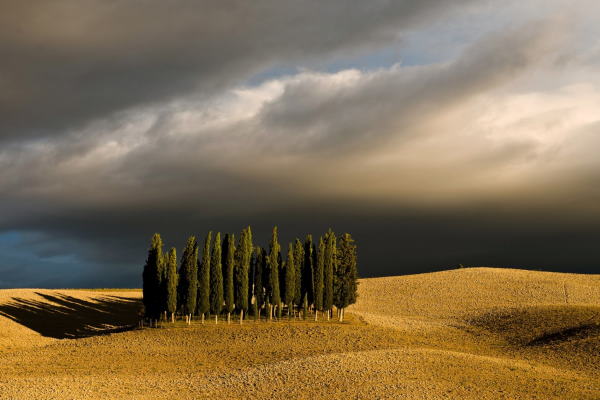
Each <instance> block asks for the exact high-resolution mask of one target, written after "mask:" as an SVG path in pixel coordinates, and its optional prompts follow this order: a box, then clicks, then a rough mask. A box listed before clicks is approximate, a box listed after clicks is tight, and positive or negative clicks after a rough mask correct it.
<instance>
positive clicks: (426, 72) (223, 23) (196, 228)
mask: <svg viewBox="0 0 600 400" xmlns="http://www.w3.org/2000/svg"><path fill="white" fill-rule="evenodd" d="M446 3H447V2H442V1H433V0H431V1H425V2H411V1H406V2H404V1H398V2H387V1H374V2H364V3H363V2H341V1H340V2H328V3H317V2H310V1H309V2H259V3H249V2H184V1H179V2H169V3H165V2H149V3H144V5H142V4H141V3H137V2H118V1H117V2H96V1H87V2H67V1H63V2H52V3H46V2H42V3H40V4H37V5H36V6H33V5H27V6H25V5H22V4H21V3H18V2H14V4H10V5H4V6H3V7H6V9H7V10H10V13H0V15H2V16H1V17H0V52H1V53H2V54H3V56H4V57H3V58H4V59H6V60H7V62H6V63H5V64H4V65H3V66H1V67H0V87H1V88H2V90H1V91H0V121H1V122H0V135H1V136H0V142H1V143H2V147H0V193H2V196H1V197H0V206H1V207H2V209H3V212H2V218H1V219H0V249H2V250H3V252H4V253H6V254H8V256H7V257H6V258H5V259H4V261H2V262H0V270H2V271H3V274H2V275H3V278H1V279H0V286H1V287H11V286H31V285H34V286H95V285H100V286H137V285H139V276H140V274H139V271H140V264H141V263H142V262H143V259H144V249H145V247H146V246H147V243H146V241H147V240H148V238H149V237H150V235H151V234H152V233H153V232H154V231H159V232H161V233H163V234H164V235H165V236H166V238H167V244H168V245H175V246H181V244H182V243H183V241H184V240H185V237H186V236H187V235H189V234H200V235H202V234H204V232H205V231H207V230H208V229H217V230H224V231H238V230H239V229H240V228H241V227H243V226H245V225H246V224H252V226H253V227H254V228H255V231H256V234H255V237H257V238H258V239H259V240H262V241H264V240H266V238H267V235H268V232H269V229H270V227H271V226H272V225H274V224H278V225H280V230H281V232H282V235H283V239H284V240H291V239H292V238H293V236H295V235H303V234H305V233H307V232H313V233H315V234H319V233H320V232H322V231H324V230H326V229H327V228H328V227H330V226H331V227H333V228H334V229H336V230H340V231H350V232H352V233H353V234H354V235H355V237H356V239H357V240H358V242H359V245H360V249H361V260H360V261H361V273H362V275H363V276H374V275H389V274H400V273H407V272H422V271H428V270H432V269H437V268H446V267H452V266H455V265H457V264H458V263H462V264H465V265H494V266H522V267H535V268H538V267H543V268H545V269H552V270H564V271H577V272H594V271H595V268H596V266H597V265H598V261H600V252H598V251H596V250H595V243H597V242H598V239H599V237H598V233H597V232H599V230H598V228H599V227H600V206H599V205H598V204H600V203H599V200H600V187H599V186H598V185H597V182H598V178H599V175H600V159H598V157H596V154H595V153H596V149H598V148H599V147H598V146H599V145H600V136H599V135H598V132H599V130H598V129H599V127H600V117H598V115H597V110H598V107H599V106H600V79H599V78H598V76H599V75H598V74H597V72H598V70H599V69H600V68H599V64H600V61H599V59H598V57H597V54H598V48H597V47H596V48H595V47H593V46H591V47H590V46H587V45H586V44H587V43H590V42H593V41H591V39H590V34H591V33H590V32H593V31H594V29H595V28H594V25H593V23H592V22H593V18H591V15H593V12H597V11H598V7H597V6H595V5H593V4H592V3H590V2H587V1H580V2H576V3H575V5H576V6H575V7H573V9H571V10H568V12H566V11H567V10H565V9H563V8H562V7H561V6H560V4H559V3H560V2H549V3H547V7H546V8H545V9H544V12H543V13H541V12H540V10H541V9H535V7H533V9H531V8H529V7H525V6H523V5H518V4H517V2H515V3H514V4H513V3H511V2H509V3H508V5H507V7H506V8H505V9H504V10H503V12H502V13H496V12H495V11H496V8H497V7H498V5H495V4H494V3H492V2H483V3H479V4H478V5H475V4H473V3H472V2H467V1H460V2H459V1H456V2H452V5H449V4H446ZM534 3H536V4H537V3H538V2H534ZM532 4H533V3H532ZM511 12H512V14H511ZM514 16H517V17H518V18H512V17H514ZM509 20H510V21H509ZM481 21H489V24H490V26H492V27H493V28H492V29H486V30H483V29H482V28H481V23H482V22H481ZM440 27H441V28H440ZM440 29H441V30H442V31H447V30H451V31H452V32H458V33H456V37H452V38H443V39H440V43H439V46H445V47H448V48H447V49H445V50H444V51H442V52H440V54H442V55H440V56H439V57H436V56H431V55H427V57H425V56H423V57H424V58H428V60H426V61H423V60H421V59H419V58H418V57H416V58H415V59H414V60H412V59H411V57H409V56H407V57H406V59H405V58H404V57H403V51H404V49H406V52H407V53H410V51H409V50H410V49H411V48H418V45H419V43H421V42H422V43H429V42H430V39H428V38H429V37H430V36H432V35H434V36H435V32H436V31H437V30H440ZM432 32H433V33H432ZM390 49H393V51H392V53H397V54H398V55H399V56H398V57H397V59H393V60H391V61H390V60H380V59H379V58H378V57H380V54H382V52H383V53H385V54H388V53H389V52H390V51H391V50H390ZM386 51H387V53H386ZM427 51H431V49H425V48H424V49H423V52H424V53H427ZM340 60H341V61H340ZM340 63H341V64H343V67H339V66H338V67H336V65H341V64H340ZM397 251H400V252H401V253H402V254H403V256H402V257H400V258H398V257H397V256H393V257H392V256H391V254H392V253H393V252H397ZM398 260H400V261H398Z"/></svg>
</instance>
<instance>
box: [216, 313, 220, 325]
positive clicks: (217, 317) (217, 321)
mask: <svg viewBox="0 0 600 400" xmlns="http://www.w3.org/2000/svg"><path fill="white" fill-rule="evenodd" d="M218 323H219V314H215V325H216V324H218Z"/></svg>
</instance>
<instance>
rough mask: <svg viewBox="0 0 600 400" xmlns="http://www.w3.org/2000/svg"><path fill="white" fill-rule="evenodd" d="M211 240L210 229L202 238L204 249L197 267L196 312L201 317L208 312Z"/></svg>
mask: <svg viewBox="0 0 600 400" xmlns="http://www.w3.org/2000/svg"><path fill="white" fill-rule="evenodd" d="M211 240H212V231H209V232H208V234H207V235H206V238H205V239H204V250H203V252H202V262H201V263H200V266H199V268H198V301H197V302H198V304H197V307H198V314H200V315H201V317H202V323H204V316H205V314H206V313H208V312H210V242H211Z"/></svg>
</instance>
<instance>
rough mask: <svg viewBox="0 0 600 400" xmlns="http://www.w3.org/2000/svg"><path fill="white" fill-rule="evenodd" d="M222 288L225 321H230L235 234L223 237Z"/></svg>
mask: <svg viewBox="0 0 600 400" xmlns="http://www.w3.org/2000/svg"><path fill="white" fill-rule="evenodd" d="M222 254H223V261H224V262H223V290H224V294H225V311H226V312H227V323H230V322H231V312H232V311H233V310H234V297H233V293H234V291H233V269H234V266H235V236H234V235H233V234H229V233H228V234H226V235H225V239H223V253H222Z"/></svg>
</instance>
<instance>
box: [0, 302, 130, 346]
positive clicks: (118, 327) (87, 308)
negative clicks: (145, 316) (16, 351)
mask: <svg viewBox="0 0 600 400" xmlns="http://www.w3.org/2000/svg"><path fill="white" fill-rule="evenodd" d="M36 294H37V295H38V296H40V297H41V298H42V299H43V300H41V299H40V300H33V299H23V298H17V297H13V299H12V301H11V302H9V303H6V304H0V315H2V316H4V317H7V318H10V319H12V320H13V321H15V322H17V323H19V324H21V325H24V326H26V327H27V328H29V329H32V330H34V331H36V332H38V333H40V334H41V335H42V336H47V337H52V338H56V339H77V338H84V337H90V336H97V335H104V334H108V333H114V332H123V331H127V330H131V329H133V328H135V327H136V326H137V322H138V311H139V310H140V308H141V301H140V300H139V299H135V298H129V297H121V296H102V297H98V298H94V299H93V300H92V301H88V300H83V299H78V298H76V297H72V296H66V295H63V294H56V295H50V294H45V293H39V292H36Z"/></svg>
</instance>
